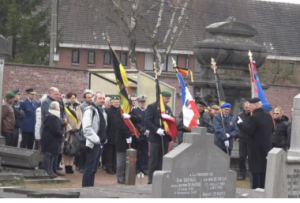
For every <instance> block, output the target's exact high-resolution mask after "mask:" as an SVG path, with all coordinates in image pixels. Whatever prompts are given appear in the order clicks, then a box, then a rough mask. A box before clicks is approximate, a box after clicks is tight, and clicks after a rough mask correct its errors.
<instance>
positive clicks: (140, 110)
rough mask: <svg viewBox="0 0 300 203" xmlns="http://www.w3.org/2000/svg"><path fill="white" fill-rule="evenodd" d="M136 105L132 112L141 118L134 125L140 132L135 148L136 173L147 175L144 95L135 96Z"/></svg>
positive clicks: (145, 97)
mask: <svg viewBox="0 0 300 203" xmlns="http://www.w3.org/2000/svg"><path fill="white" fill-rule="evenodd" d="M136 100H137V102H138V107H137V108H135V109H133V110H132V112H134V113H135V114H137V115H139V116H140V117H141V119H142V121H141V122H140V123H137V124H136V125H135V126H136V128H137V129H138V131H139V132H140V136H139V139H138V150H137V162H136V173H137V174H139V173H140V172H142V173H143V174H145V175H148V150H149V147H148V136H149V130H148V129H147V128H146V126H145V115H146V100H147V96H146V95H140V96H138V97H137V98H136Z"/></svg>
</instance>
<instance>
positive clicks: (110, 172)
mask: <svg viewBox="0 0 300 203" xmlns="http://www.w3.org/2000/svg"><path fill="white" fill-rule="evenodd" d="M106 173H108V174H116V173H115V172H114V171H113V170H107V171H106Z"/></svg>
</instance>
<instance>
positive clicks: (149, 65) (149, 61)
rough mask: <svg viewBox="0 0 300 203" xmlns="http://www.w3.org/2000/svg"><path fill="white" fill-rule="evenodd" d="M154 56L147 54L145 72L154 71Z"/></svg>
mask: <svg viewBox="0 0 300 203" xmlns="http://www.w3.org/2000/svg"><path fill="white" fill-rule="evenodd" d="M153 62H154V55H153V54H145V70H153Z"/></svg>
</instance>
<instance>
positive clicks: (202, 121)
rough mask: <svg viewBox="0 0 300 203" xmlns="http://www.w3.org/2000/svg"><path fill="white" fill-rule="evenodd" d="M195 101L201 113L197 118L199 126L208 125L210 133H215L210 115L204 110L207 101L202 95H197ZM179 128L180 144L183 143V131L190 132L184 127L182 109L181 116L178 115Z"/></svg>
mask: <svg viewBox="0 0 300 203" xmlns="http://www.w3.org/2000/svg"><path fill="white" fill-rule="evenodd" d="M195 103H196V106H197V109H198V111H199V114H200V117H199V118H198V120H197V123H198V126H199V127H206V128H207V132H208V133H213V132H214V129H213V126H212V123H211V120H210V117H209V115H208V114H207V113H206V112H205V111H204V108H205V107H207V104H206V102H205V101H204V100H203V99H202V98H201V97H196V99H195ZM177 130H178V136H177V141H178V144H181V143H182V141H183V133H184V132H189V131H188V130H186V129H185V128H184V125H183V113H182V111H181V112H180V114H179V117H178V124H177Z"/></svg>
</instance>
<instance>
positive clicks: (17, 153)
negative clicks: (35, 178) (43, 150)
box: [0, 145, 39, 169]
mask: <svg viewBox="0 0 300 203" xmlns="http://www.w3.org/2000/svg"><path fill="white" fill-rule="evenodd" d="M0 157H1V158H2V162H1V164H2V166H4V165H5V166H13V167H21V168H28V169H34V168H36V167H37V166H38V163H39V153H38V151H35V150H29V149H22V148H16V147H10V146H5V145H0Z"/></svg>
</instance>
